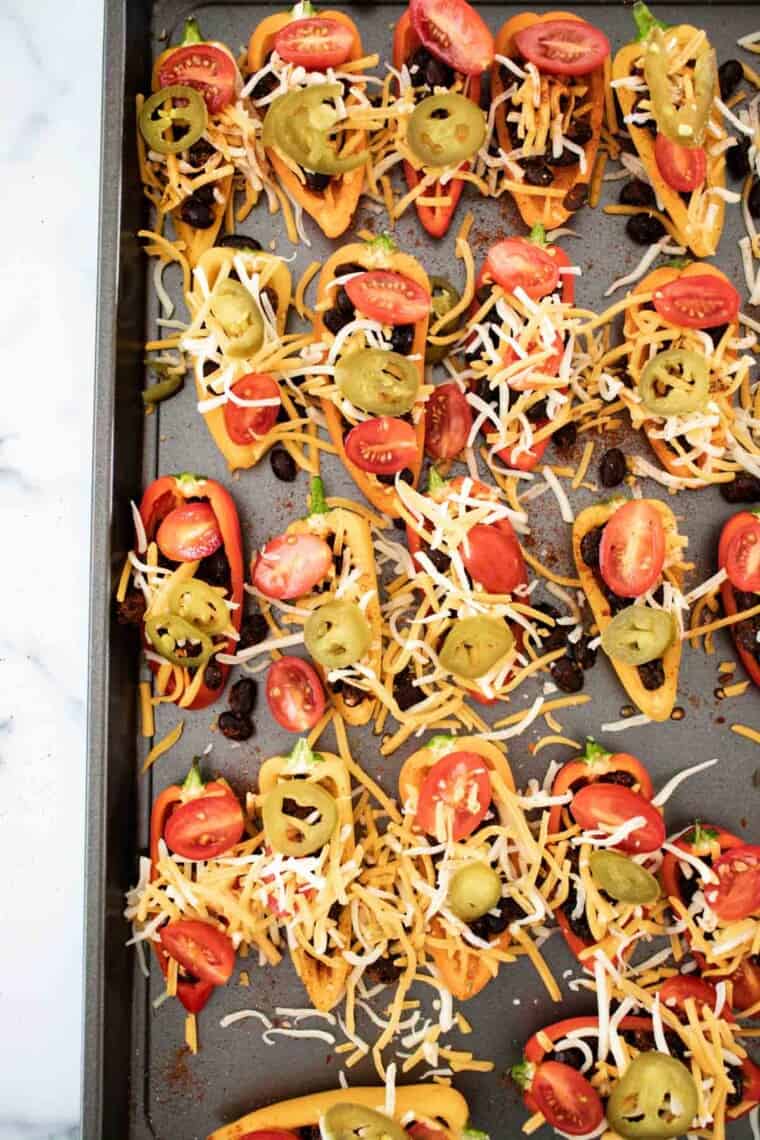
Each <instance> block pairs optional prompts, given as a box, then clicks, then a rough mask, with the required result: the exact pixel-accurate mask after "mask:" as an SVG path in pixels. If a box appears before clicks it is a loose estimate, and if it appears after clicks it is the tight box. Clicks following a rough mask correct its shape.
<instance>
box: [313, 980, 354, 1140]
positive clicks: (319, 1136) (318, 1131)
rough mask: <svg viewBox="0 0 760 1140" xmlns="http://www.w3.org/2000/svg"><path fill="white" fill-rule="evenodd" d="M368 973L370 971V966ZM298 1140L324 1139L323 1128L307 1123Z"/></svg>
mask: <svg viewBox="0 0 760 1140" xmlns="http://www.w3.org/2000/svg"><path fill="white" fill-rule="evenodd" d="M367 973H369V967H368V968H367ZM298 1140H322V1130H321V1128H320V1127H319V1125H318V1124H307V1125H306V1126H305V1127H303V1128H301V1129H299V1132H298Z"/></svg>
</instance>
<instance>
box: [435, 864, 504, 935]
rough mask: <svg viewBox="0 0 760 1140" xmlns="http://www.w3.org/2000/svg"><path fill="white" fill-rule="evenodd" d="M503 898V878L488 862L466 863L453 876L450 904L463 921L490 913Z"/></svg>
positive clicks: (449, 897)
mask: <svg viewBox="0 0 760 1140" xmlns="http://www.w3.org/2000/svg"><path fill="white" fill-rule="evenodd" d="M500 899H501V879H500V877H499V875H498V874H497V872H496V871H494V869H493V867H491V866H490V865H489V864H488V863H476V862H472V863H465V864H464V866H463V867H460V868H459V870H458V871H455V872H454V874H453V875H452V876H451V882H450V883H449V896H448V904H449V909H450V910H452V911H453V912H454V914H455V915H456V916H457V918H461V920H462V922H474V921H475V919H476V918H482V917H483V915H484V914H488V912H489V910H492V909H493V908H494V907H495V906H496V905H497V904H498V902H499V900H500Z"/></svg>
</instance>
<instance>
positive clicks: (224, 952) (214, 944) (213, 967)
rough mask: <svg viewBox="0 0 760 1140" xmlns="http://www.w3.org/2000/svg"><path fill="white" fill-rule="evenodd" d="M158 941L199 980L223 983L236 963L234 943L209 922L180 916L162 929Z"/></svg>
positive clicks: (221, 984)
mask: <svg viewBox="0 0 760 1140" xmlns="http://www.w3.org/2000/svg"><path fill="white" fill-rule="evenodd" d="M161 945H162V946H163V948H164V950H165V951H166V952H167V954H169V955H170V957H172V958H174V960H175V961H176V962H179V964H180V966H182V967H183V968H184V969H185V970H188V971H189V972H190V973H191V974H192V975H193V976H194V977H196V978H199V979H200V981H202V982H210V983H211V985H214V986H223V985H224V984H225V982H227V981H229V978H230V975H231V974H232V971H233V969H234V966H235V947H234V946H233V945H232V942H231V940H230V939H229V938H228V937H227V935H226V934H224V933H223V932H222V931H221V930H218V929H217V928H216V927H215V926H212V925H211V924H210V923H208V922H200V921H199V920H197V919H194V918H182V919H179V920H178V921H177V922H170V923H169V924H168V925H167V926H164V927H162V929H161Z"/></svg>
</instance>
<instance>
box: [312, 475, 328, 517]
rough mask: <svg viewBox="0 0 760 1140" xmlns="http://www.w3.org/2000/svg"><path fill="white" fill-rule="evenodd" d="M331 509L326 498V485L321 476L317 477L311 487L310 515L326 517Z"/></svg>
mask: <svg viewBox="0 0 760 1140" xmlns="http://www.w3.org/2000/svg"><path fill="white" fill-rule="evenodd" d="M329 510H330V508H329V507H328V505H327V499H326V498H325V485H324V483H323V482H322V479H321V477H320V476H319V475H315V476H314V477H313V479H312V481H311V485H310V487H309V514H310V515H326V514H327V513H328V511H329Z"/></svg>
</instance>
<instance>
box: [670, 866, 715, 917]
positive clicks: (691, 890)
mask: <svg viewBox="0 0 760 1140" xmlns="http://www.w3.org/2000/svg"><path fill="white" fill-rule="evenodd" d="M700 858H701V859H702V860H703V861H705V862H707V864H708V865H709V864H710V863H711V861H712V860H711V859H709V858H707V859H705V856H704V855H702V856H700ZM677 874H678V894H679V896H680V898H681V899H682V901H683V904H684V906H687V907H688V906H690V905H691V902H692V900H693V898H694V896H695V894H696V893H697V891H698V890H700V886H699V876H698V875H690V876H689V878H688V879H687V878H686V876H685V875H684V873H683V871H682V870H681V868H680V867H679V868H678V869H677Z"/></svg>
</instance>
